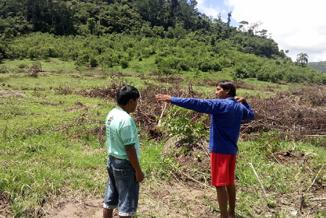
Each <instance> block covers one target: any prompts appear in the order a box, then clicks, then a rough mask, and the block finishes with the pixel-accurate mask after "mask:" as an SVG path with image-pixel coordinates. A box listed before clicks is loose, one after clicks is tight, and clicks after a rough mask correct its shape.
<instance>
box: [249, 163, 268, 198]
mask: <svg viewBox="0 0 326 218" xmlns="http://www.w3.org/2000/svg"><path fill="white" fill-rule="evenodd" d="M249 166H250V167H251V169H252V171H253V172H254V174H255V176H256V178H257V180H258V182H259V184H260V186H261V189H262V190H263V193H264V197H265V200H266V201H267V202H268V200H267V194H266V191H265V188H264V186H263V183H262V182H261V180H260V179H259V176H258V174H257V172H256V170H255V168H254V165H253V164H252V163H249Z"/></svg>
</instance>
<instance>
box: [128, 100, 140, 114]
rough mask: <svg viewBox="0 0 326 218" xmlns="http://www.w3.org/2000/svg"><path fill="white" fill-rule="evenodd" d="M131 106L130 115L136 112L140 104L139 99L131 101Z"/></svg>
mask: <svg viewBox="0 0 326 218" xmlns="http://www.w3.org/2000/svg"><path fill="white" fill-rule="evenodd" d="M128 104H129V106H130V113H132V112H135V111H136V108H137V104H138V98H137V99H130V100H129V102H128Z"/></svg>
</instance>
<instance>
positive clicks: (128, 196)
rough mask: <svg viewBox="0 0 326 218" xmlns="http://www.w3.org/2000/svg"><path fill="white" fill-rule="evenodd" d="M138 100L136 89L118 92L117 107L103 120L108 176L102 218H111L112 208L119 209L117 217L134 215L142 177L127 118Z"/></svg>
mask: <svg viewBox="0 0 326 218" xmlns="http://www.w3.org/2000/svg"><path fill="white" fill-rule="evenodd" d="M139 96H140V95H139V92H138V90H137V89H136V88H135V87H133V86H123V87H122V88H121V89H120V90H119V91H118V92H117V96H116V100H117V106H116V107H115V108H114V109H112V110H111V111H110V113H109V114H108V115H107V117H106V120H105V126H106V137H107V140H106V143H107V148H108V154H109V158H108V165H107V171H108V174H109V176H108V184H107V187H106V191H105V196H104V202H103V217H104V218H111V217H112V213H113V209H114V208H118V210H119V216H120V217H131V216H134V215H135V214H136V210H137V206H138V198H139V183H140V182H142V181H143V179H144V174H143V172H142V170H141V168H140V165H139V160H140V145H139V138H138V129H137V127H136V124H135V121H134V119H133V118H132V117H131V116H130V115H129V114H130V113H132V112H134V111H135V110H136V107H137V101H138V98H139Z"/></svg>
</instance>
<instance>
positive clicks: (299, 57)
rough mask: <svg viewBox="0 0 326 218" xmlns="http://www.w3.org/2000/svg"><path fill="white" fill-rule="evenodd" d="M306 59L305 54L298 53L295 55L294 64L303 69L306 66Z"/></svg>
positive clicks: (306, 55)
mask: <svg viewBox="0 0 326 218" xmlns="http://www.w3.org/2000/svg"><path fill="white" fill-rule="evenodd" d="M308 58H309V56H308V54H307V53H303V52H302V53H299V54H298V55H297V60H296V64H298V65H300V66H302V67H305V66H307V64H308Z"/></svg>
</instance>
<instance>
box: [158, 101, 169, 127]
mask: <svg viewBox="0 0 326 218" xmlns="http://www.w3.org/2000/svg"><path fill="white" fill-rule="evenodd" d="M167 105H168V103H166V102H164V106H163V110H162V112H161V115H160V118H159V120H158V122H157V126H158V127H160V126H161V120H162V117H163V115H164V112H165V110H166V106H167Z"/></svg>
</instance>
